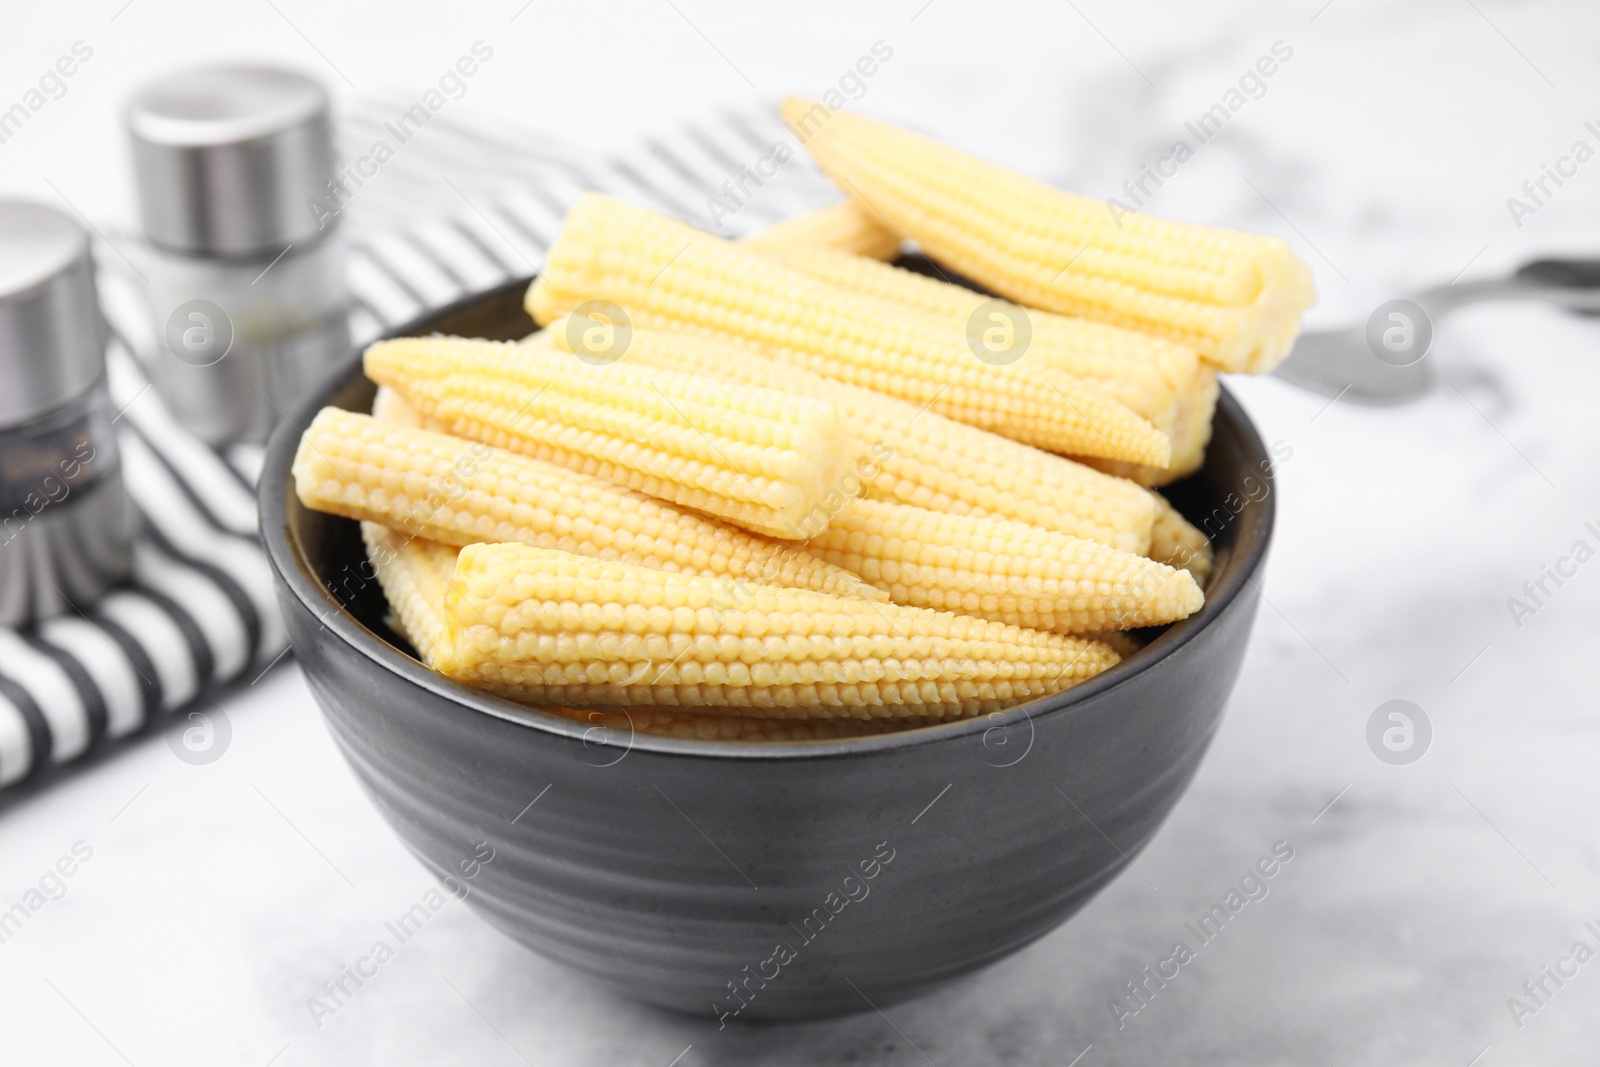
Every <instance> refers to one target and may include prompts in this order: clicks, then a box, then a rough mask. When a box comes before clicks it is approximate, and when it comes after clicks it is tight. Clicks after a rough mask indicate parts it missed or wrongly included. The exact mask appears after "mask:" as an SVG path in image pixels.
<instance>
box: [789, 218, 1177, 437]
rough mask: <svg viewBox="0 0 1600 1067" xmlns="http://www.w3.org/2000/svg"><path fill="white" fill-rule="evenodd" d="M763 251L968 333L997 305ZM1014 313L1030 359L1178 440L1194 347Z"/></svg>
mask: <svg viewBox="0 0 1600 1067" xmlns="http://www.w3.org/2000/svg"><path fill="white" fill-rule="evenodd" d="M759 247H760V249H761V251H762V252H763V253H764V254H766V255H770V256H773V257H774V258H776V259H778V260H780V261H781V262H783V263H784V264H786V265H787V266H790V267H793V268H794V269H795V270H798V271H801V272H803V273H805V274H809V275H810V276H811V277H813V278H817V279H820V280H821V281H825V282H827V283H829V284H830V285H837V286H839V287H841V288H844V289H849V290H851V291H852V292H857V293H862V294H864V295H867V296H871V297H876V298H878V299H881V300H889V301H893V302H894V303H896V304H901V305H904V306H906V307H908V308H914V309H916V310H917V311H920V312H923V313H925V314H928V315H931V316H934V317H936V318H938V319H939V320H940V321H942V322H944V323H945V324H947V325H949V326H953V327H955V328H957V329H960V330H963V331H965V330H966V329H967V324H968V322H969V321H970V320H971V318H972V316H973V314H974V312H976V311H978V309H979V308H980V307H981V306H982V305H983V304H984V303H985V302H987V301H988V300H989V298H988V297H987V296H985V295H983V294H982V293H976V292H973V291H972V290H971V289H968V288H966V287H964V286H960V285H953V284H951V283H949V282H944V281H940V280H938V279H937V278H929V277H927V276H926V275H922V274H918V273H917V272H915V271H910V270H905V269H903V268H900V267H894V266H891V265H889V264H887V263H880V262H878V261H877V260H874V259H867V258H865V257H863V256H852V255H848V254H846V253H842V252H838V251H835V250H833V249H830V248H821V247H815V246H811V245H806V244H789V243H783V242H778V243H774V244H771V245H761V246H759ZM1011 309H1012V314H1013V315H1017V314H1020V315H1021V316H1023V317H1025V318H1026V320H1027V322H1028V324H1029V327H1030V328H1031V331H1032V338H1031V340H1030V342H1029V344H1028V348H1027V351H1026V353H1025V354H1024V356H1023V358H1024V359H1027V360H1030V361H1034V362H1037V363H1039V364H1041V365H1043V366H1045V367H1048V368H1050V369H1052V370H1057V371H1060V372H1061V373H1063V374H1066V375H1069V376H1071V377H1074V378H1082V379H1085V380H1087V381H1091V382H1093V383H1094V384H1096V385H1098V386H1099V387H1100V388H1102V389H1104V390H1105V391H1106V392H1107V393H1108V394H1110V395H1111V396H1112V397H1114V398H1116V399H1117V400H1119V401H1121V402H1122V403H1123V404H1126V405H1127V406H1128V407H1129V408H1131V409H1132V410H1133V411H1135V412H1137V413H1138V414H1140V415H1142V416H1144V417H1145V418H1146V419H1148V420H1150V421H1151V422H1152V423H1153V424H1155V426H1156V427H1157V428H1159V429H1161V430H1162V431H1163V432H1167V433H1169V434H1170V430H1168V424H1169V423H1170V422H1171V420H1172V418H1173V415H1174V410H1175V408H1176V405H1177V397H1178V394H1179V393H1180V392H1181V391H1182V390H1185V389H1188V388H1190V387H1191V386H1192V384H1193V383H1194V381H1195V379H1196V377H1197V376H1198V374H1199V372H1200V359H1199V356H1198V355H1196V354H1195V351H1194V349H1192V348H1186V347H1184V346H1183V345H1179V344H1174V343H1173V342H1171V341H1167V340H1163V339H1162V338H1159V337H1152V336H1150V335H1149V334H1142V333H1136V332H1134V331H1132V330H1124V329H1120V328H1118V327H1115V326H1108V325H1106V324H1105V323H1102V322H1091V321H1090V320H1088V319H1075V318H1068V317H1067V316H1065V315H1055V314H1052V313H1050V312H1048V311H1032V310H1027V309H1023V308H1017V307H1016V305H1011ZM1173 447H1174V451H1176V449H1177V442H1176V441H1174V442H1173Z"/></svg>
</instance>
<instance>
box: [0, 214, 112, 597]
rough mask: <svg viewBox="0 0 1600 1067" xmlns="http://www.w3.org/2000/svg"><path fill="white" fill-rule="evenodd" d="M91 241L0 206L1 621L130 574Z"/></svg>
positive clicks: (94, 593)
mask: <svg viewBox="0 0 1600 1067" xmlns="http://www.w3.org/2000/svg"><path fill="white" fill-rule="evenodd" d="M105 343H106V332H105V326H104V323H103V321H102V319H101V317H100V305H99V301H98V300H97V299H96V294H95V284H94V270H93V264H92V262H91V260H90V257H89V238H88V235H87V234H85V233H84V231H83V229H82V228H81V227H80V226H78V224H77V223H76V222H74V221H73V220H71V219H69V218H67V217H66V216H65V215H63V214H61V213H60V212H58V211H55V210H53V209H51V208H48V207H45V206H43V205H40V204H30V203H26V202H23V201H15V200H0V383H3V388H0V625H5V626H23V625H26V624H28V623H30V622H35V621H37V620H39V619H44V618H48V617H50V616H52V615H60V614H64V613H65V612H68V611H72V610H78V611H82V610H85V609H87V608H88V607H89V605H90V604H92V603H93V602H94V601H95V600H97V599H99V598H100V597H101V596H102V595H103V594H104V593H106V592H107V591H108V590H109V589H111V587H112V586H114V585H116V584H117V583H118V582H120V581H122V580H123V579H125V578H126V577H127V576H128V574H129V572H130V571H131V569H132V524H133V516H132V511H131V509H130V505H129V502H128V497H127V494H126V492H125V490H124V488H123V484H122V470H121V465H120V462H119V460H118V456H117V446H116V441H115V439H114V438H113V436H112V434H113V431H112V427H111V423H112V420H113V418H114V415H113V414H112V411H111V398H110V394H109V393H108V392H107V389H106V375H105Z"/></svg>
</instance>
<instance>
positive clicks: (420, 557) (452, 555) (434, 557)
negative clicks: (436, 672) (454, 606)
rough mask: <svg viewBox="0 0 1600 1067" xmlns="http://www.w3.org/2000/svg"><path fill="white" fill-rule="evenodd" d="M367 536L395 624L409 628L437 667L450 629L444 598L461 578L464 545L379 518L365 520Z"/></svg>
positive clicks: (363, 527) (422, 652) (418, 646)
mask: <svg viewBox="0 0 1600 1067" xmlns="http://www.w3.org/2000/svg"><path fill="white" fill-rule="evenodd" d="M361 540H362V541H363V542H364V543H365V544H366V546H367V558H368V559H369V560H370V561H371V562H372V569H373V571H374V572H375V573H376V574H377V576H378V585H379V586H380V587H381V588H382V589H383V595H384V596H385V597H386V598H387V599H388V601H389V611H390V614H391V616H392V620H391V622H390V627H391V628H392V629H394V630H396V631H397V632H399V633H401V634H403V635H404V636H405V638H406V640H408V641H410V642H411V647H412V648H415V649H416V650H417V655H418V657H419V658H421V660H422V662H423V663H425V664H427V665H428V666H429V667H432V666H433V665H434V664H435V663H436V662H437V660H438V654H439V650H440V648H441V647H442V643H443V642H444V640H445V638H446V635H447V634H448V633H449V629H450V625H449V622H448V620H447V618H446V616H445V608H444V602H445V593H446V591H447V589H448V588H449V585H450V583H451V582H452V581H454V580H455V569H456V553H457V551H458V550H457V549H456V548H455V547H454V546H453V545H441V544H438V543H436V542H433V541H424V540H422V539H420V538H416V537H410V536H407V535H406V534H403V533H400V532H398V531H396V530H391V529H389V528H388V527H387V526H383V525H381V524H379V523H376V522H363V523H362V524H361Z"/></svg>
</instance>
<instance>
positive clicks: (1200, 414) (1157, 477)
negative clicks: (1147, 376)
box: [1077, 369, 1220, 487]
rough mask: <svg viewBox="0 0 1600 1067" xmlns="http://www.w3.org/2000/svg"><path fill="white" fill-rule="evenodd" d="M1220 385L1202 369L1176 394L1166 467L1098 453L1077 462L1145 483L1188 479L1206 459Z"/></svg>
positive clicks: (1166, 482)
mask: <svg viewBox="0 0 1600 1067" xmlns="http://www.w3.org/2000/svg"><path fill="white" fill-rule="evenodd" d="M1219 392H1220V386H1219V384H1218V382H1217V372H1216V371H1214V370H1209V369H1204V370H1201V372H1200V374H1199V375H1198V376H1197V377H1196V379H1195V384H1194V387H1193V388H1191V389H1189V390H1186V391H1185V392H1183V393H1181V394H1179V396H1178V403H1177V409H1176V410H1175V412H1174V413H1173V417H1172V421H1171V422H1170V423H1168V425H1167V427H1166V432H1167V434H1168V436H1169V438H1170V439H1171V441H1172V460H1171V462H1169V463H1168V464H1167V465H1166V466H1165V467H1149V466H1143V465H1141V464H1137V463H1128V462H1125V461H1122V460H1115V459H1104V458H1101V457H1098V456H1079V457H1077V458H1078V460H1079V462H1081V463H1084V464H1086V465H1088V466H1091V467H1094V468H1095V469H1096V470H1101V471H1104V472H1105V473H1107V474H1113V475H1116V476H1117V477H1119V478H1127V479H1130V480H1132V481H1135V482H1138V483H1139V484H1140V485H1144V486H1152V487H1153V486H1160V485H1168V484H1170V483H1172V482H1175V481H1177V480H1178V479H1179V478H1187V477H1188V476H1189V475H1191V474H1193V473H1194V472H1195V471H1197V470H1199V469H1200V467H1201V466H1202V465H1203V464H1204V463H1205V461H1206V446H1207V445H1209V444H1210V443H1211V416H1212V415H1214V414H1215V413H1216V410H1217V396H1218V394H1219Z"/></svg>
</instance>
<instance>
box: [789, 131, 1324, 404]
mask: <svg viewBox="0 0 1600 1067" xmlns="http://www.w3.org/2000/svg"><path fill="white" fill-rule="evenodd" d="M819 107H820V105H814V104H812V103H810V102H808V101H804V100H797V99H790V100H787V101H785V102H784V105H783V117H784V120H785V121H786V122H787V123H788V124H789V126H790V127H791V128H792V129H793V130H794V131H795V133H796V135H797V136H799V137H800V139H801V140H802V141H803V142H804V143H805V145H806V147H807V148H808V149H809V150H810V151H811V154H812V157H813V158H814V159H815V160H816V161H817V163H818V165H819V166H821V167H822V169H823V170H824V171H826V172H827V173H828V174H829V175H830V176H831V177H833V178H834V180H836V181H837V182H838V183H839V186H840V188H841V189H842V190H843V191H844V192H845V193H846V194H847V195H849V196H850V197H852V198H853V199H856V200H858V201H859V202H860V203H861V204H862V205H863V208H864V209H865V210H867V211H870V212H872V213H874V214H877V215H880V216H881V217H882V218H883V219H884V220H885V224H886V225H887V226H889V227H892V228H893V229H894V230H896V231H898V232H900V233H902V234H904V235H905V236H906V237H907V238H909V239H910V240H912V241H915V242H916V243H917V244H918V245H919V246H920V247H921V248H922V249H923V250H924V251H926V252H927V253H928V255H930V256H932V257H933V258H934V259H936V260H938V261H939V262H940V263H943V264H945V265H946V266H948V267H949V268H951V269H952V270H955V271H958V272H960V273H961V274H964V275H966V276H967V277H969V278H971V279H973V280H974V281H976V282H978V283H979V284H980V285H983V286H984V287H985V288H988V289H990V290H992V291H994V292H997V293H999V294H1001V295H1002V296H1005V297H1009V298H1010V299H1012V300H1015V301H1017V302H1018V303H1021V304H1025V305H1027V306H1028V307H1036V308H1042V309H1045V310H1047V311H1055V312H1059V313H1061V314H1063V315H1080V316H1083V317H1085V318H1091V319H1098V320H1100V321H1102V322H1109V323H1111V324H1112V325H1116V326H1127V327H1131V328H1134V329H1139V330H1145V331H1148V332H1150V333H1155V334H1159V335H1160V336H1162V337H1167V338H1170V339H1172V340H1174V341H1178V342H1180V343H1182V344H1186V345H1190V346H1192V347H1193V348H1195V349H1196V350H1197V351H1198V352H1199V353H1200V354H1201V355H1202V356H1204V357H1205V358H1206V359H1207V360H1209V361H1211V362H1212V363H1213V364H1214V365H1215V366H1216V367H1217V368H1218V369H1220V370H1228V371H1250V372H1252V373H1258V374H1259V373H1265V372H1266V371H1269V370H1271V369H1272V368H1273V367H1275V366H1276V365H1277V364H1278V363H1279V362H1280V361H1281V360H1282V359H1283V357H1284V356H1286V355H1287V354H1288V352H1289V348H1290V346H1291V345H1292V344H1293V343H1294V338H1295V335H1296V333H1297V332H1298V330H1299V322H1300V315H1301V313H1302V312H1303V311H1304V310H1305V309H1306V308H1307V307H1309V306H1310V304H1311V302H1312V300H1313V299H1314V297H1315V294H1314V293H1313V291H1312V288H1311V273H1310V271H1309V269H1308V268H1307V267H1306V265H1305V263H1304V262H1302V261H1301V260H1300V259H1299V258H1297V257H1296V256H1295V254H1294V252H1293V251H1292V250H1291V249H1290V248H1289V246H1288V245H1287V244H1286V243H1284V242H1283V241H1280V240H1277V239H1275V238H1271V237H1262V236H1256V235H1253V234H1244V233H1235V232H1232V231H1228V230H1221V229H1214V228H1211V227H1206V226H1196V225H1191V224H1188V223H1181V222H1169V221H1166V220H1163V219H1156V218H1152V217H1150V216H1148V215H1143V214H1131V215H1130V216H1129V217H1127V218H1121V217H1117V216H1116V215H1114V213H1113V211H1112V210H1111V209H1110V208H1109V207H1108V206H1107V205H1106V204H1104V203H1102V202H1100V201H1098V200H1093V199H1090V198H1087V197H1080V196H1074V195H1072V194H1070V193H1066V192H1063V191H1061V190H1059V189H1055V188H1052V187H1051V186H1048V185H1046V184H1044V183H1043V182H1039V181H1035V180H1033V179H1031V178H1028V177H1025V176H1023V175H1021V174H1017V173H1015V172H1013V171H1009V170H1007V169H1005V168H1004V167H1000V166H996V165H994V164H992V163H987V162H984V161H982V160H979V159H976V158H974V157H972V156H969V155H966V154H965V153H962V152H958V151H956V150H955V149H953V148H949V147H947V146H945V145H941V144H939V143H937V142H934V141H930V140H928V139H927V138H924V137H919V136H917V135H915V134H912V133H910V132H907V131H905V130H901V129H896V128H895V127H892V126H888V125H885V124H883V123H879V122H873V121H871V120H870V119H866V118H862V117H861V116H860V115H857V114H855V113H854V112H851V111H841V112H838V113H835V114H832V115H829V116H828V117H827V118H826V119H825V121H822V122H819V121H818V118H817V116H818V115H821V114H826V109H822V110H821V111H819V110H818V108H819Z"/></svg>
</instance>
